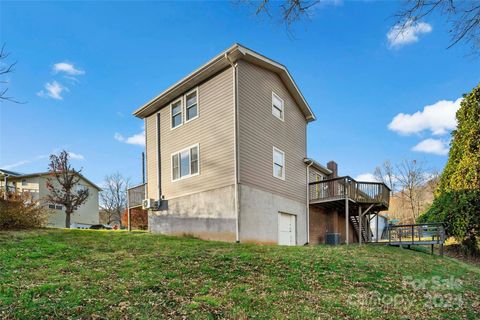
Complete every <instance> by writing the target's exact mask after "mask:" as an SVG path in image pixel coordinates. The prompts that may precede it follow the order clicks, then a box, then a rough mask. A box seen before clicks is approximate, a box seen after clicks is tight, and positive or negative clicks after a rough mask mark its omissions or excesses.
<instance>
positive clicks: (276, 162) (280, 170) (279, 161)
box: [273, 147, 285, 180]
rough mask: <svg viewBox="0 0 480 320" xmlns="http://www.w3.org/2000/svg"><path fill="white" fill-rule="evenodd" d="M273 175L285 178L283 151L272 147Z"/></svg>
mask: <svg viewBox="0 0 480 320" xmlns="http://www.w3.org/2000/svg"><path fill="white" fill-rule="evenodd" d="M273 176H274V177H276V178H279V179H282V180H285V153H284V152H283V151H281V150H279V149H277V148H275V147H273Z"/></svg>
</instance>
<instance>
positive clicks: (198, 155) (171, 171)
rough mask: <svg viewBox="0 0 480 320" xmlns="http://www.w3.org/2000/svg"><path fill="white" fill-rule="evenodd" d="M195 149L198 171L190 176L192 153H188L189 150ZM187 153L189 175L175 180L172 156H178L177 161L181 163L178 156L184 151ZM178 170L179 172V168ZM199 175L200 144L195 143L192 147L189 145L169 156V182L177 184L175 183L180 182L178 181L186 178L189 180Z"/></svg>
mask: <svg viewBox="0 0 480 320" xmlns="http://www.w3.org/2000/svg"><path fill="white" fill-rule="evenodd" d="M195 147H196V148H197V161H198V170H197V173H194V174H192V173H191V172H192V153H191V151H190V149H192V148H195ZM187 150H188V151H189V153H190V155H189V157H190V159H189V161H188V168H189V169H188V170H189V171H190V174H188V175H186V176H183V177H179V178H177V179H173V156H174V155H178V156H179V161H181V159H180V154H181V153H182V152H184V151H187ZM179 170H180V167H179ZM199 174H200V144H199V143H196V144H194V145H191V146H189V147H186V148H183V149H182V150H179V151H176V152H173V153H171V154H170V180H171V182H177V181H180V180H184V179H188V178H191V177H195V176H198V175H199Z"/></svg>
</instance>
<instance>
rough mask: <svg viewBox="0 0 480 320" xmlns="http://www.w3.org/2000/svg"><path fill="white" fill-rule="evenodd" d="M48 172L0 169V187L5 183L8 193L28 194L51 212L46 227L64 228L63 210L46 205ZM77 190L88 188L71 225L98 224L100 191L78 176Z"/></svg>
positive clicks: (56, 205) (59, 207) (73, 215)
mask: <svg viewBox="0 0 480 320" xmlns="http://www.w3.org/2000/svg"><path fill="white" fill-rule="evenodd" d="M49 175H50V173H48V172H41V173H31V174H21V173H18V172H13V171H9V170H3V169H0V179H1V181H0V187H1V188H2V189H4V188H5V182H7V186H8V189H9V191H16V192H28V193H29V194H30V195H31V196H32V198H33V199H34V200H39V202H40V205H43V206H45V207H47V208H49V209H50V210H52V211H53V214H52V215H51V216H50V218H49V220H48V223H47V226H49V227H58V228H64V227H65V208H64V207H63V206H62V205H58V204H53V203H48V201H47V200H46V196H47V195H48V193H49V190H48V188H47V178H48V176H49ZM76 187H77V188H88V191H89V196H88V199H87V201H86V202H85V203H84V204H83V205H81V206H79V207H78V208H77V210H75V211H74V212H73V214H72V216H71V224H72V225H74V224H80V225H92V224H98V223H99V213H98V193H99V191H101V189H100V188H99V187H98V186H97V185H95V184H94V183H92V182H91V181H89V180H88V179H87V178H85V177H84V176H83V175H80V182H79V183H78V185H77V186H76Z"/></svg>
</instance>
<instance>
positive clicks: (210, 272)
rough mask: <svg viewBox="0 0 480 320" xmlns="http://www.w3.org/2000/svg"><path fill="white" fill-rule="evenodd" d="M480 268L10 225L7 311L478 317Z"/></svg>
mask: <svg viewBox="0 0 480 320" xmlns="http://www.w3.org/2000/svg"><path fill="white" fill-rule="evenodd" d="M479 301H480V271H479V269H478V268H476V267H473V266H470V265H466V264H463V263H461V262H458V261H456V260H453V259H450V258H440V257H438V256H430V255H428V254H425V253H419V252H414V251H410V250H402V249H399V248H393V247H385V246H371V245H367V246H365V245H364V246H362V247H358V246H354V245H351V246H348V247H347V246H337V247H328V246H312V247H278V246H255V245H244V244H228V243H219V242H209V241H201V240H196V239H187V238H174V237H165V236H158V235H151V234H148V233H140V232H138V233H127V232H119V231H117V232H112V231H82V230H53V229H50V230H49V229H46V230H38V231H28V232H0V318H2V319H17V318H18V319H29V318H47V317H52V318H62V319H63V318H87V319H89V318H93V319H96V318H98V319H100V318H126V319H127V318H128V319H132V318H154V319H158V318H189V319H191V318H198V319H205V318H237V319H242V318H243V319H245V318H286V317H289V318H298V319H300V318H302V319H304V318H317V319H329V318H365V319H367V318H385V319H390V318H391V319H397V318H401V317H405V316H406V317H408V318H416V319H419V318H445V319H455V318H458V319H461V318H470V319H474V318H478V317H480V302H479Z"/></svg>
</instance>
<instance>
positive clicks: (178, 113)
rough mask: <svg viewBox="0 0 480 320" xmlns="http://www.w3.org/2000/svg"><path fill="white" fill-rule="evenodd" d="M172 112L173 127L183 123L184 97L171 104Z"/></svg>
mask: <svg viewBox="0 0 480 320" xmlns="http://www.w3.org/2000/svg"><path fill="white" fill-rule="evenodd" d="M170 108H171V109H170V113H171V115H172V129H173V128H176V127H179V126H181V125H182V124H183V116H182V114H183V110H182V109H183V108H182V99H178V100H177V101H175V102H173V103H172V104H171V106H170Z"/></svg>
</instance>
